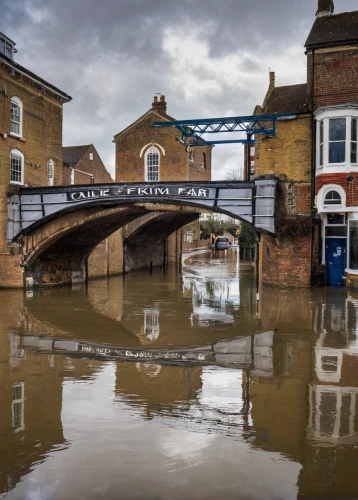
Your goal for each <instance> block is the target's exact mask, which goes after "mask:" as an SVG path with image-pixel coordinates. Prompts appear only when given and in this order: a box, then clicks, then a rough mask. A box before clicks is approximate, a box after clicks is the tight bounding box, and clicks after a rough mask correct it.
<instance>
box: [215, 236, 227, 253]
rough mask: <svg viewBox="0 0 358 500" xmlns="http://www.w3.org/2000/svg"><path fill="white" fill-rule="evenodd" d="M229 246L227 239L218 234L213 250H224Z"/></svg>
mask: <svg viewBox="0 0 358 500" xmlns="http://www.w3.org/2000/svg"><path fill="white" fill-rule="evenodd" d="M229 247H230V243H229V240H228V239H227V238H225V237H224V236H218V237H217V238H216V240H215V250H225V249H226V248H229Z"/></svg>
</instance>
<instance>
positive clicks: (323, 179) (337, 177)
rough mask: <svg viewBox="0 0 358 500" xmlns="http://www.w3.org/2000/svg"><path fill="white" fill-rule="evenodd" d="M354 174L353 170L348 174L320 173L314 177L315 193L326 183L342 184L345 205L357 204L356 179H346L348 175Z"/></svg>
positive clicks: (357, 187)
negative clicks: (345, 199) (344, 193)
mask: <svg viewBox="0 0 358 500" xmlns="http://www.w3.org/2000/svg"><path fill="white" fill-rule="evenodd" d="M350 175H352V176H354V175H355V174H354V172H352V173H350V174H348V173H345V174H322V175H319V176H318V177H317V178H316V194H317V193H318V191H319V190H320V189H321V188H322V187H323V186H325V185H327V184H337V185H338V186H342V187H343V189H344V190H345V192H346V196H347V207H353V206H357V205H358V179H357V178H356V177H355V179H354V180H353V181H351V182H348V181H347V177H348V176H350Z"/></svg>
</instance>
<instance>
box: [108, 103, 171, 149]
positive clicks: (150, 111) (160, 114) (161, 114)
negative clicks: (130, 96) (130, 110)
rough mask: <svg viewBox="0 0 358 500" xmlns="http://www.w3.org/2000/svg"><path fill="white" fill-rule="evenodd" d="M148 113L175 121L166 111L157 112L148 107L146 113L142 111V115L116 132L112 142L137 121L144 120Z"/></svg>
mask: <svg viewBox="0 0 358 500" xmlns="http://www.w3.org/2000/svg"><path fill="white" fill-rule="evenodd" d="M150 114H154V115H156V116H158V117H159V118H161V119H162V120H163V121H167V122H173V121H175V118H173V117H172V116H169V115H167V114H166V113H158V112H157V111H155V110H154V109H153V108H151V109H148V111H147V112H146V113H144V115H142V116H140V117H139V118H138V119H137V120H135V121H134V122H133V123H131V124H130V125H128V127H126V128H125V129H123V130H121V132H118V134H116V135H115V136H114V138H113V142H115V141H116V140H117V139H118V137H120V136H121V135H123V134H125V133H126V132H128V131H129V130H130V129H131V128H132V127H134V126H135V125H137V124H138V123H139V122H141V121H142V120H144V119H145V118H147V116H149V115H150Z"/></svg>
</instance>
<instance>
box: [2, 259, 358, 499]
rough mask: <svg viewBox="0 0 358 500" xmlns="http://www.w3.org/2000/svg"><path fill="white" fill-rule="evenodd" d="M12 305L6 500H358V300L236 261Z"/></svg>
mask: <svg viewBox="0 0 358 500" xmlns="http://www.w3.org/2000/svg"><path fill="white" fill-rule="evenodd" d="M258 292H259V297H260V300H259V301H257V293H258ZM0 299H1V304H2V306H1V316H0V409H1V411H0V444H1V454H0V498H8V499H9V500H19V499H21V500H23V499H31V500H32V499H36V500H62V499H69V498H74V499H86V500H87V499H88V500H95V499H136V500H137V499H150V500H155V499H156V500H157V499H158V500H159V499H163V500H164V499H205V500H206V499H233V500H234V499H235V500H236V499H263V498H265V499H275V500H277V499H284V500H287V499H297V498H305V499H316V498H317V499H319V498H320V499H321V498H332V499H333V498H334V499H336V498H349V499H352V498H358V482H357V478H356V470H357V464H358V341H357V339H358V337H357V335H358V315H357V311H358V296H357V297H355V296H354V295H351V294H347V292H346V291H345V290H341V289H328V288H327V289H325V288H317V289H313V290H310V289H304V290H289V291H287V290H278V289H266V288H265V289H261V290H257V288H256V279H255V277H254V276H253V269H252V268H251V267H250V265H248V264H245V263H244V264H243V263H240V264H239V262H238V258H237V252H236V249H232V250H229V251H225V252H222V253H221V254H220V255H214V254H211V253H210V252H207V253H201V254H200V253H199V254H192V255H186V256H185V258H184V261H183V266H182V274H181V275H180V274H179V273H177V272H175V271H170V270H169V271H168V273H167V274H166V275H163V274H162V273H161V272H160V271H159V270H158V271H154V272H153V274H152V275H150V274H149V273H144V272H141V273H133V274H129V275H127V276H126V278H125V280H123V277H122V276H119V277H114V278H111V279H109V280H105V279H103V280H102V279H101V280H95V281H90V282H89V284H88V287H87V288H86V287H84V286H82V285H81V286H79V287H78V288H72V289H71V288H61V289H47V290H43V291H37V292H34V294H33V295H32V296H27V297H25V296H24V294H23V291H22V290H9V291H1V292H0Z"/></svg>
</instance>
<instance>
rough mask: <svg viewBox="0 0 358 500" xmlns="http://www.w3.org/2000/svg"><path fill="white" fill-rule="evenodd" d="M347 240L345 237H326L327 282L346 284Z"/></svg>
mask: <svg viewBox="0 0 358 500" xmlns="http://www.w3.org/2000/svg"><path fill="white" fill-rule="evenodd" d="M346 253H347V240H346V239H345V238H326V284H327V285H328V286H334V287H343V286H345V275H344V274H345V269H346V260H347V258H346Z"/></svg>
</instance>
